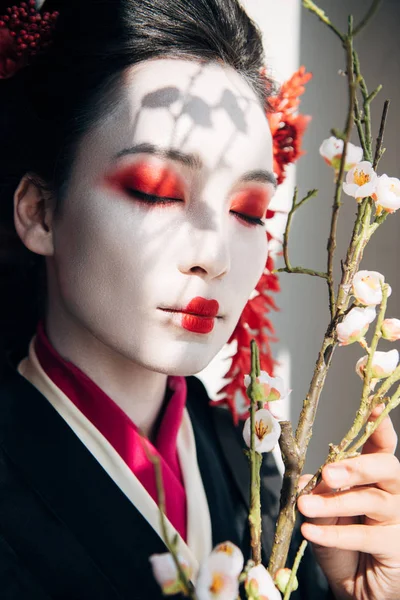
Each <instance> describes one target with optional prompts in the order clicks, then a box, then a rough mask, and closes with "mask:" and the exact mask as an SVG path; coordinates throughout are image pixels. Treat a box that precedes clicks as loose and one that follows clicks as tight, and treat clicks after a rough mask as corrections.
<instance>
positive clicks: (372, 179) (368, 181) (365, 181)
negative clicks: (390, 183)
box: [343, 160, 378, 200]
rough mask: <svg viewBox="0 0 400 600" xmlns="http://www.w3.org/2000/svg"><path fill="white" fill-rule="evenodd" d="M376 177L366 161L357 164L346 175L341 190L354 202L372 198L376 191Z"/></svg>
mask: <svg viewBox="0 0 400 600" xmlns="http://www.w3.org/2000/svg"><path fill="white" fill-rule="evenodd" d="M377 181H378V175H377V174H376V173H375V171H374V169H373V168H372V165H371V163H370V162H368V161H367V160H364V161H362V162H360V163H358V164H357V165H356V166H355V167H353V168H352V169H351V170H350V171H349V172H348V173H347V175H346V181H345V183H343V190H344V191H345V193H346V194H347V195H348V196H354V198H356V200H361V199H362V198H367V197H368V196H372V195H373V194H374V193H375V190H376V184H377Z"/></svg>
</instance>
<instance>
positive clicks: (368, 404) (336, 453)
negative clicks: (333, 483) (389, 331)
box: [298, 285, 389, 496]
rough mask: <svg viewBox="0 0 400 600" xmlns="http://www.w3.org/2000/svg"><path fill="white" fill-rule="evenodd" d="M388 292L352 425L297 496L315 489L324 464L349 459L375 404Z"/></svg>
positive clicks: (385, 287)
mask: <svg viewBox="0 0 400 600" xmlns="http://www.w3.org/2000/svg"><path fill="white" fill-rule="evenodd" d="M388 292H389V286H388V285H384V286H383V289H382V302H381V307H380V310H379V315H378V318H377V322H376V326H375V332H374V335H373V338H372V342H371V345H370V348H369V352H368V360H367V364H366V367H365V373H364V382H363V390H362V396H361V402H360V406H359V408H358V410H357V413H356V416H355V419H354V422H353V425H352V426H351V428H350V429H349V431H348V432H347V433H346V435H345V436H344V437H343V439H342V441H341V442H340V443H339V444H338V445H333V444H331V445H330V451H329V454H328V456H327V458H326V460H325V462H324V463H323V464H322V465H321V466H320V467H319V469H318V470H317V471H316V473H315V474H314V475H313V477H312V478H311V479H310V481H309V482H308V483H307V485H306V486H305V487H304V488H303V489H302V490H301V492H300V493H299V494H298V495H299V496H300V495H303V494H308V493H310V492H311V491H312V490H313V489H314V488H315V486H316V485H318V483H319V481H320V477H321V473H322V469H323V467H324V466H325V465H326V464H328V463H331V462H334V461H336V460H339V459H342V458H349V456H350V454H351V453H352V452H349V451H348V450H347V449H348V447H349V446H350V444H351V443H352V442H353V441H354V440H355V438H356V437H357V436H358V435H359V433H360V431H361V429H362V427H363V426H364V424H365V423H366V421H367V418H368V416H369V414H370V412H371V410H372V407H373V405H374V404H375V403H374V404H373V399H370V397H369V395H370V389H371V388H370V386H371V378H372V376H371V370H372V361H373V358H374V354H375V351H376V347H377V345H378V341H379V339H380V338H381V336H382V333H381V328H382V323H383V319H384V317H385V313H386V306H387V297H388Z"/></svg>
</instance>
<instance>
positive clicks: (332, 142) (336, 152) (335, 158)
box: [319, 135, 363, 171]
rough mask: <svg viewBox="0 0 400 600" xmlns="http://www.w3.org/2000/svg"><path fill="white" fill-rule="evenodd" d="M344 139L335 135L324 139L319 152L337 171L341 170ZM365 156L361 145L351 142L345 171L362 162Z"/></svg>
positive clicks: (347, 150) (348, 145)
mask: <svg viewBox="0 0 400 600" xmlns="http://www.w3.org/2000/svg"><path fill="white" fill-rule="evenodd" d="M343 146H344V141H343V140H341V139H339V138H336V137H334V136H333V135H332V136H331V137H330V138H327V139H326V140H324V141H323V142H322V144H321V146H320V149H319V153H320V155H321V156H322V158H323V159H324V160H325V162H326V163H327V164H328V165H329V166H331V167H333V168H334V169H335V171H339V168H340V161H341V159H342V154H343ZM362 158H363V150H362V148H360V147H359V146H355V145H354V144H351V143H350V142H349V143H348V144H347V148H346V162H345V165H344V169H345V171H349V170H350V169H352V168H353V167H355V166H356V164H357V163H359V162H361V161H362Z"/></svg>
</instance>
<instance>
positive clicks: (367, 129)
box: [353, 52, 379, 162]
mask: <svg viewBox="0 0 400 600" xmlns="http://www.w3.org/2000/svg"><path fill="white" fill-rule="evenodd" d="M353 69H354V74H355V76H356V80H357V83H358V84H359V86H360V90H361V94H362V97H363V109H364V118H363V121H362V122H363V124H364V140H363V142H364V144H365V145H364V147H363V150H364V158H365V160H368V161H369V162H372V135H371V110H370V104H371V100H370V98H371V96H370V95H369V93H368V88H367V84H366V83H365V79H364V77H363V76H362V75H361V71H360V61H359V59H358V54H357V53H356V52H353ZM378 91H379V89H377V91H376V93H375V95H376V94H377V93H378ZM360 141H361V140H360Z"/></svg>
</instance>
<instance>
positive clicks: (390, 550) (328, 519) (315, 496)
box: [298, 407, 400, 600]
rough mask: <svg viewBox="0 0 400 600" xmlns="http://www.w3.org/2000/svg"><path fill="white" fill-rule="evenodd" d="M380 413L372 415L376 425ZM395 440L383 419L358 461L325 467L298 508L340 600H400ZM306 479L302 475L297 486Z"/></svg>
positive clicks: (399, 472)
mask: <svg viewBox="0 0 400 600" xmlns="http://www.w3.org/2000/svg"><path fill="white" fill-rule="evenodd" d="M381 410H382V408H380V407H378V408H377V409H375V411H374V412H373V413H372V415H371V419H375V418H376V417H377V416H378V415H379V414H380V412H381ZM396 444H397V435H396V432H395V431H394V428H393V425H392V422H391V420H390V418H389V417H387V418H386V419H384V421H382V423H381V424H380V426H379V427H378V428H377V429H376V431H375V432H374V433H373V434H372V435H371V437H370V438H369V440H368V441H367V443H366V444H365V445H364V448H363V452H362V454H361V455H360V456H358V457H356V458H351V459H347V460H343V461H340V462H338V463H336V464H335V465H329V466H328V465H327V466H326V467H324V469H323V471H322V481H321V483H320V484H319V485H318V486H317V487H316V488H315V489H314V490H313V492H312V493H311V494H309V495H305V496H300V498H299V500H298V508H299V510H300V512H302V513H303V515H305V516H306V517H309V519H308V522H306V523H304V524H303V525H302V533H303V535H304V537H305V538H306V539H307V540H309V541H311V542H313V545H314V550H315V554H316V556H317V559H318V562H319V563H320V565H321V567H322V569H323V570H324V572H325V575H326V576H327V578H328V580H329V583H330V585H331V588H332V590H333V592H334V594H335V596H336V598H338V599H340V600H342V599H343V600H344V599H349V598H356V599H357V600H366V599H368V600H399V599H400V463H399V461H398V460H397V458H396V457H395V456H394V451H395V448H396ZM309 479H310V476H309V475H303V477H302V478H301V480H300V486H301V487H304V485H305V484H306V483H307V481H308V480H309Z"/></svg>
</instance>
